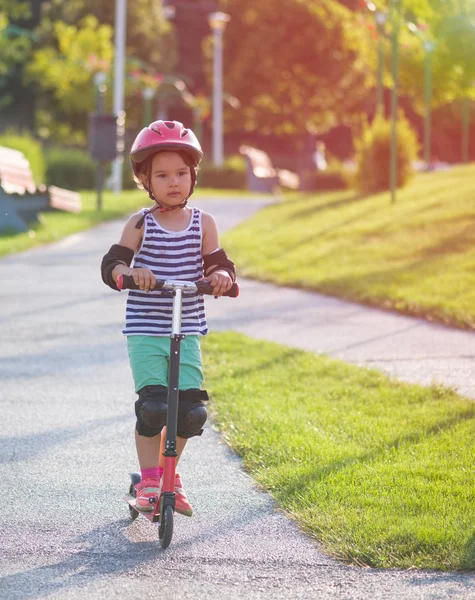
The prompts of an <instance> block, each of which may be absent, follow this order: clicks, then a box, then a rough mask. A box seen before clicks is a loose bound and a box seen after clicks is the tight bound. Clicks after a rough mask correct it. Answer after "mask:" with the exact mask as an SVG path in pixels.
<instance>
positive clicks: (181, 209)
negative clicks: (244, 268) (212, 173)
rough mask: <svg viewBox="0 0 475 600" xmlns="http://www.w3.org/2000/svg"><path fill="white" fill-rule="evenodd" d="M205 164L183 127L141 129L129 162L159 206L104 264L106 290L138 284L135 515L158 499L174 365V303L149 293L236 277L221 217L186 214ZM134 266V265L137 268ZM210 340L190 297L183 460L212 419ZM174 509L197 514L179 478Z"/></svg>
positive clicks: (181, 410) (146, 212) (128, 331)
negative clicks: (205, 365) (207, 366)
mask: <svg viewBox="0 0 475 600" xmlns="http://www.w3.org/2000/svg"><path fill="white" fill-rule="evenodd" d="M202 157H203V152H202V150H201V146H200V143H199V141H198V140H197V138H196V136H195V134H194V133H193V132H192V131H191V129H187V128H185V127H184V126H183V125H182V123H179V122H177V121H155V122H153V123H151V124H150V125H149V126H148V127H145V128H144V129H142V131H141V132H140V133H139V134H138V136H137V138H136V139H135V141H134V144H133V146H132V150H131V152H130V158H131V160H132V166H133V170H134V173H135V176H136V179H137V180H138V182H140V184H141V186H142V187H143V189H144V190H145V192H146V193H147V194H148V197H149V198H150V199H151V200H152V201H153V202H154V204H155V206H154V207H153V208H151V209H142V210H140V211H139V212H137V213H136V214H134V215H132V217H130V219H129V220H128V222H127V223H126V225H125V227H124V230H123V232H122V235H121V238H120V240H119V243H118V244H114V245H113V246H112V247H111V249H110V250H109V252H108V253H107V254H106V255H105V256H104V258H103V261H102V267H101V271H102V278H103V281H104V283H106V284H107V285H109V286H110V287H111V288H112V289H114V290H117V289H118V288H117V285H116V281H117V277H118V276H119V275H131V276H132V277H133V279H134V282H135V283H136V284H137V285H139V286H140V289H138V290H130V291H129V294H128V297H127V306H126V316H125V329H124V330H123V333H124V335H126V336H127V347H128V353H129V360H130V366H131V369H132V375H133V378H134V384H135V391H136V393H137V394H138V397H139V398H138V400H137V402H136V403H135V414H136V416H137V423H136V427H135V442H136V447H137V455H138V460H139V464H140V470H141V475H142V480H141V482H140V483H139V484H138V485H137V486H136V508H137V510H139V511H146V512H149V511H152V510H154V509H155V506H156V503H157V502H158V500H159V497H160V480H161V477H162V474H163V467H164V456H163V452H164V444H165V438H166V435H165V432H164V431H163V427H164V425H165V423H166V405H167V388H168V361H169V354H170V335H171V330H172V307H173V298H172V297H171V295H170V294H168V293H166V292H165V293H163V292H161V291H151V290H152V288H153V287H154V285H155V281H156V279H175V280H189V281H197V280H199V279H205V280H207V281H208V282H209V283H210V285H211V287H212V289H213V295H214V296H222V295H223V294H224V293H225V292H226V291H228V290H229V289H230V288H231V286H232V284H233V282H234V280H235V277H236V273H235V269H234V264H233V263H232V262H231V261H230V260H229V259H228V257H227V256H226V253H225V251H224V250H223V249H221V248H220V246H219V236H218V228H217V226H216V222H215V220H214V218H213V217H212V216H211V215H210V214H207V213H205V212H203V211H201V210H200V209H198V208H192V207H189V206H187V201H188V198H189V197H190V196H191V194H192V193H193V190H194V188H195V183H196V174H197V167H198V165H199V163H200V161H201V159H202ZM132 260H133V261H134V262H133V266H132V267H131V266H130V264H131V263H132ZM207 332H208V327H207V324H206V317H205V310H204V301H203V297H202V296H198V295H191V296H189V295H187V296H183V312H182V333H183V334H185V335H186V337H185V338H184V339H183V340H182V342H181V353H180V379H179V407H178V427H177V434H178V437H177V452H178V457H177V461H178V459H179V458H180V456H181V453H182V452H183V449H184V447H185V445H186V442H187V440H188V439H189V438H191V437H193V436H199V435H201V433H202V431H203V430H202V427H203V425H204V423H205V421H206V419H207V413H206V408H205V405H204V404H203V400H207V399H208V395H207V393H206V391H205V390H202V389H201V385H202V383H203V371H202V365H201V351H200V336H201V335H205V334H206V333H207ZM175 510H176V511H177V512H179V513H181V514H184V515H187V516H191V515H192V512H193V509H192V507H191V505H190V503H189V501H188V499H187V497H186V494H185V491H184V489H183V483H182V481H181V477H180V475H179V474H178V473H177V474H176V480H175Z"/></svg>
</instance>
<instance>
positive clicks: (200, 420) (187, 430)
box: [177, 389, 208, 439]
mask: <svg viewBox="0 0 475 600" xmlns="http://www.w3.org/2000/svg"><path fill="white" fill-rule="evenodd" d="M203 400H204V401H206V400H208V394H207V393H206V391H205V390H197V389H190V390H180V392H179V404H178V424H177V435H178V436H179V437H181V438H185V439H188V438H191V437H194V436H196V435H201V434H202V433H203V425H204V424H205V423H206V419H207V418H208V412H207V410H206V407H205V405H204V404H203Z"/></svg>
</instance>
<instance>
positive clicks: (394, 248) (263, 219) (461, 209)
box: [223, 165, 475, 329]
mask: <svg viewBox="0 0 475 600" xmlns="http://www.w3.org/2000/svg"><path fill="white" fill-rule="evenodd" d="M223 244H224V245H225V247H226V250H227V251H228V253H229V254H230V256H232V257H233V260H234V261H235V262H236V263H237V265H238V270H239V273H240V274H241V276H249V277H253V278H256V279H260V280H263V281H273V282H276V283H279V284H284V285H291V286H297V287H302V288H306V289H312V290H317V291H320V292H323V293H326V294H329V295H333V296H339V297H342V298H347V299H351V300H355V301H357V302H362V303H366V304H370V305H375V306H380V307H383V308H390V309H395V310H397V311H400V312H403V313H407V314H412V315H420V316H424V317H425V318H429V319H433V320H437V321H441V322H443V323H448V324H452V325H456V326H460V327H464V328H470V329H475V166H474V165H469V166H465V167H457V168H454V169H453V170H451V171H447V172H437V173H430V174H419V175H418V176H417V177H415V179H414V180H413V182H412V183H411V184H410V185H409V186H408V187H407V188H406V189H404V190H400V191H399V192H398V194H397V201H396V203H395V204H394V205H391V204H390V197H389V194H387V193H385V194H380V195H376V196H370V197H367V198H361V197H358V196H357V195H356V194H355V193H354V192H351V191H349V192H338V193H328V194H291V195H289V196H287V197H286V200H285V201H284V202H282V203H279V204H276V205H272V206H269V207H267V208H265V209H263V210H261V211H260V212H259V213H258V214H256V215H255V216H253V217H252V218H250V219H249V220H248V221H246V222H245V223H244V224H242V225H240V226H239V227H237V228H235V229H233V230H232V231H231V232H228V233H226V234H225V236H223Z"/></svg>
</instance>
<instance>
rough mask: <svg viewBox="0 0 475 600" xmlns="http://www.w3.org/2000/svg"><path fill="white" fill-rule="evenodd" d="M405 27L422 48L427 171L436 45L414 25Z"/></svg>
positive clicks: (429, 160)
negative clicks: (415, 37)
mask: <svg viewBox="0 0 475 600" xmlns="http://www.w3.org/2000/svg"><path fill="white" fill-rule="evenodd" d="M407 27H408V28H409V30H410V31H412V33H414V34H415V35H417V37H418V38H419V39H420V40H421V42H422V47H423V48H424V163H425V166H426V170H429V168H430V162H431V154H432V152H431V146H432V141H431V134H432V54H433V52H434V50H435V49H436V48H437V44H436V43H435V42H433V41H432V40H428V39H425V38H424V37H423V36H422V34H421V31H420V29H419V28H418V27H417V25H416V24H415V23H408V24H407Z"/></svg>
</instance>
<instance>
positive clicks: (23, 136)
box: [0, 130, 45, 185]
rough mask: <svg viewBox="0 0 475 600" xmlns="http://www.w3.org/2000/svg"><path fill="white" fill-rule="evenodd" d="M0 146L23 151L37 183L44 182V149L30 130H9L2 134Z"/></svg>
mask: <svg viewBox="0 0 475 600" xmlns="http://www.w3.org/2000/svg"><path fill="white" fill-rule="evenodd" d="M0 146H5V147H6V148H13V149H14V150H19V151H20V152H22V153H23V154H24V155H25V157H26V158H27V159H28V162H29V163H30V168H31V172H32V173H33V178H34V180H35V183H36V185H39V184H41V183H44V180H45V161H44V156H43V149H42V147H41V144H40V142H38V140H36V139H35V138H34V137H33V136H32V135H31V134H30V133H28V132H21V133H18V132H15V131H13V130H8V131H7V132H6V133H4V134H3V135H0Z"/></svg>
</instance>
